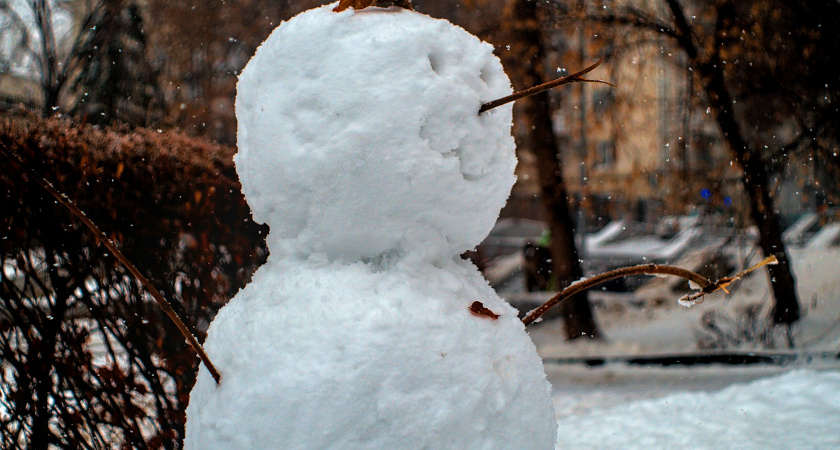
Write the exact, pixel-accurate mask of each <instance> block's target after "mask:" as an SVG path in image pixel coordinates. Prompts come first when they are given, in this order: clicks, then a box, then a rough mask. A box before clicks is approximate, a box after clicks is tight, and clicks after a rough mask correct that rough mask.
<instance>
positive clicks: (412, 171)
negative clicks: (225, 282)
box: [185, 5, 556, 449]
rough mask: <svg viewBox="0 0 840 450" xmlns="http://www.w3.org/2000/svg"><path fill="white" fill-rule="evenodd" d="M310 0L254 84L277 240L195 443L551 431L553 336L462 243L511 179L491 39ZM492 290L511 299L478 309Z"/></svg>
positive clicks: (312, 443)
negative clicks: (544, 338) (529, 328)
mask: <svg viewBox="0 0 840 450" xmlns="http://www.w3.org/2000/svg"><path fill="white" fill-rule="evenodd" d="M331 8H332V5H328V6H325V7H322V8H318V9H315V10H311V11H308V12H306V13H303V14H301V15H299V16H297V17H295V18H293V19H291V20H290V21H288V22H286V23H284V24H282V25H281V26H280V27H278V29H277V30H275V32H274V33H272V35H271V36H270V37H269V38H268V40H267V41H266V42H265V43H264V44H263V45H262V46H261V47H260V48H259V49H258V51H257V54H256V55H255V56H254V58H253V59H252V60H251V62H249V64H248V66H247V67H246V68H245V70H244V71H243V73H242V75H241V77H240V81H239V84H238V87H237V90H238V95H237V103H236V109H237V111H236V112H237V118H238V120H239V135H238V140H239V153H238V154H237V156H236V159H235V162H236V166H237V171H238V172H239V175H240V178H241V181H242V184H243V191H244V193H245V195H246V199H247V200H248V202H249V205H250V206H251V208H252V210H253V213H254V217H255V219H256V220H258V221H263V222H265V223H267V224H268V225H269V227H270V229H271V232H270V234H269V236H268V244H269V251H270V256H269V259H268V262H267V263H266V264H265V265H264V266H262V267H261V268H260V269H259V270H258V271H257V272H256V273H255V275H254V278H253V280H252V281H251V283H250V284H248V285H247V286H246V287H245V288H244V289H243V290H242V291H240V292H239V293H238V294H237V295H236V296H235V297H234V298H233V299H232V300H231V301H230V303H229V304H227V305H226V306H225V307H224V308H222V310H221V311H220V312H219V314H218V316H217V317H216V318H215V319H214V321H213V323H212V324H211V326H210V329H209V330H208V336H207V340H206V342H205V348H206V350H207V353H208V354H209V356H210V358H211V359H212V360H213V362H214V364H215V365H216V366H217V368H218V369H219V371H220V372H221V375H222V380H221V383H220V384H219V385H218V386H217V385H216V384H215V382H214V381H213V379H212V378H211V377H210V376H209V374H208V373H207V371H206V370H205V369H204V368H201V369H200V370H199V376H198V380H197V383H196V386H195V387H194V389H193V391H192V393H191V396H190V404H189V407H188V408H187V435H186V441H185V442H186V446H187V447H188V448H195V449H211V448H551V447H553V445H554V442H555V432H556V424H555V420H554V412H553V408H552V405H551V400H550V387H549V385H548V383H547V381H546V378H545V373H544V369H543V366H542V362H541V360H540V358H539V356H538V355H537V353H536V350H535V348H534V346H533V343H532V342H531V340H530V338H529V337H528V336H527V334H526V333H525V330H524V326H523V325H522V323H521V321H519V319H518V318H517V314H516V311H515V310H514V309H513V308H511V307H510V306H509V305H508V304H507V303H505V302H504V301H503V300H502V299H500V298H499V297H498V296H497V295H496V294H495V292H494V291H493V290H492V289H491V288H490V287H489V286H488V284H487V282H486V281H485V280H484V279H483V277H482V276H481V274H480V273H479V272H478V270H477V269H476V268H475V267H474V266H473V265H472V264H471V263H469V262H467V261H463V260H461V259H460V257H459V256H458V255H459V254H460V253H462V252H463V251H465V250H467V249H470V248H472V247H474V246H475V245H476V244H478V243H479V242H480V241H481V240H482V239H483V237H484V236H485V235H486V234H487V232H488V231H489V229H490V228H491V227H492V225H493V222H494V221H495V219H496V216H497V215H498V211H499V209H500V208H501V206H503V204H504V202H505V200H506V198H507V195H508V193H509V190H510V187H511V185H512V184H513V181H514V177H513V168H514V166H515V156H514V150H513V141H512V138H511V136H510V115H511V110H510V108H509V107H508V108H499V109H498V110H493V111H490V112H488V113H484V114H482V115H479V114H478V108H479V107H480V105H481V103H482V102H485V101H488V100H492V99H495V98H498V97H501V96H504V95H506V94H508V93H509V92H510V84H509V81H508V79H507V77H506V76H505V75H504V72H503V71H502V68H501V64H500V63H499V61H498V59H497V58H495V57H494V56H493V55H492V47H490V46H489V45H487V44H484V43H481V42H480V41H479V40H478V39H476V38H475V37H473V36H471V35H469V34H468V33H466V32H465V31H464V30H462V29H460V28H457V27H455V26H453V25H451V24H449V23H448V22H445V21H441V20H435V19H432V18H429V17H427V16H423V15H421V14H418V13H415V12H411V11H405V10H402V9H399V8H389V9H387V10H383V9H377V8H373V9H366V10H362V11H358V12H356V11H353V10H348V11H345V12H342V13H334V12H332V11H331ZM474 302H480V303H481V304H482V305H483V306H484V307H485V308H487V309H489V310H490V311H492V312H493V313H494V314H496V315H498V317H495V318H494V317H492V316H491V315H482V314H475V313H474V312H473V311H471V310H470V306H471V305H472V304H474Z"/></svg>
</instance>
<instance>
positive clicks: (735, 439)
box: [557, 369, 840, 449]
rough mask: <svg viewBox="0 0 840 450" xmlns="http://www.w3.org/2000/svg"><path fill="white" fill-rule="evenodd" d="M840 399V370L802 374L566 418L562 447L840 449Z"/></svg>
mask: <svg viewBox="0 0 840 450" xmlns="http://www.w3.org/2000/svg"><path fill="white" fill-rule="evenodd" d="M726 370H727V369H721V372H725V371H726ZM729 370H731V369H729ZM838 392H840V373H838V372H837V371H828V372H822V371H813V370H796V371H793V372H789V373H786V374H783V375H780V376H777V377H771V378H765V379H762V380H757V381H753V382H750V383H747V384H736V385H733V386H730V387H728V388H726V389H723V390H721V391H718V392H692V393H680V394H674V395H669V396H665V397H662V398H657V399H651V400H641V401H636V402H632V403H628V404H624V405H620V406H616V407H613V408H608V409H602V410H596V411H593V412H591V413H589V414H585V415H581V416H573V417H566V418H561V419H560V421H559V422H560V431H559V433H558V442H557V447H558V448H615V449H619V448H620V449H632V448H685V447H689V448H698V449H700V448H709V449H712V448H749V449H766V448H837V447H838V446H840V430H838V428H837V418H838V417H840V394H838Z"/></svg>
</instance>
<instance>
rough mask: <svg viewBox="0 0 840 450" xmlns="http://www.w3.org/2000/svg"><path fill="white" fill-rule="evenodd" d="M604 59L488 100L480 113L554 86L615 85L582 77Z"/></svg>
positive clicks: (602, 58)
mask: <svg viewBox="0 0 840 450" xmlns="http://www.w3.org/2000/svg"><path fill="white" fill-rule="evenodd" d="M603 61H604V57H603V56H602V57H601V58H600V59H599V60H598V62H596V63H595V64H592V65H591V66H589V67H587V68H585V69H583V70H581V71H580V72H575V73H573V74H571V75H567V76H565V77H561V78H558V79H556V80H552V81H549V82H546V83H543V84H540V85H537V86H534V87H532V88H528V89H525V90H522V91H519V92H514V93H513V94H510V95H508V96H507V97H502V98H500V99H497V100H493V101H490V102H487V103H485V104H483V105H481V108H480V109H479V110H478V113H479V114H481V113H483V112H484V111H488V110H491V109H493V108H495V107H497V106H502V105H504V104H506V103H510V102H513V101H516V100H519V99H520V98H524V97H528V96H529V95H534V94H539V93H540V92H542V91H547V90H549V89H551V88H554V87H557V86H562V85H564V84H569V83H601V84H606V85H609V86H612V87H615V85H614V84H612V83H610V82H608V81H603V80H588V79H586V78H581V77H582V76H583V75H586V74H587V73H589V72H592V71H593V70H595V68H596V67H598V66H600V65H601V62H603Z"/></svg>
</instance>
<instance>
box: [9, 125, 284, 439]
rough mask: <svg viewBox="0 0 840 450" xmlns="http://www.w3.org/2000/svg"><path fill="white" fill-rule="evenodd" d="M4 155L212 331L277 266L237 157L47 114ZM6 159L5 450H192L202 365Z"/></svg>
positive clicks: (113, 265) (22, 129)
mask: <svg viewBox="0 0 840 450" xmlns="http://www.w3.org/2000/svg"><path fill="white" fill-rule="evenodd" d="M0 146H3V147H4V148H5V149H7V150H10V151H12V152H14V153H16V154H17V155H19V156H20V158H21V159H23V160H24V161H25V163H26V164H27V165H28V166H29V167H31V168H32V169H34V170H35V171H36V172H38V173H39V174H41V175H42V176H43V177H44V178H46V179H47V180H49V181H51V182H52V183H53V184H54V186H55V187H56V188H57V189H58V190H59V191H62V192H64V193H65V194H67V195H68V197H70V199H72V200H73V201H74V202H75V203H76V205H77V206H79V207H80V208H81V209H82V210H83V211H85V212H86V214H87V216H88V217H89V218H91V219H92V220H93V221H94V222H95V223H97V224H98V225H99V227H100V228H101V229H102V230H103V231H104V232H105V233H106V234H108V235H109V237H111V238H112V239H113V240H115V241H117V242H119V243H120V247H121V249H122V251H123V253H125V254H126V256H128V258H129V259H130V260H131V261H132V262H134V264H135V265H136V266H137V267H138V268H140V270H141V271H143V272H144V274H145V275H146V276H147V277H148V278H149V279H150V280H151V281H152V282H153V283H154V284H155V286H156V287H157V288H158V289H159V290H160V291H161V292H163V293H164V295H165V296H166V297H167V298H168V299H169V300H170V302H172V304H173V307H174V308H175V310H176V311H177V312H178V313H179V314H180V315H181V317H183V318H184V319H185V321H186V322H187V324H188V326H190V327H192V328H193V329H194V330H195V332H197V334H198V335H199V336H200V337H201V336H203V333H204V332H205V330H206V328H207V326H208V324H209V323H210V321H211V320H212V318H213V317H214V315H215V313H216V312H217V311H218V309H219V308H220V307H221V306H222V305H223V304H224V303H225V302H226V301H227V300H228V299H229V298H230V297H232V295H233V294H234V293H235V292H236V291H237V290H239V289H240V288H241V287H242V286H244V284H245V283H246V282H247V281H248V280H249V279H250V277H251V274H252V273H253V271H254V270H255V269H256V267H258V266H259V265H260V264H262V262H264V260H265V257H266V250H265V245H264V242H263V236H264V234H265V232H266V231H267V230H266V229H265V228H264V227H261V226H258V225H256V224H255V223H254V222H253V221H251V220H250V212H249V210H248V207H247V205H246V204H245V202H244V199H243V197H242V195H241V193H240V186H239V183H238V181H237V178H236V174H235V171H234V168H233V163H232V159H231V158H232V155H233V152H234V150H233V149H231V148H228V147H223V146H219V145H214V144H211V143H208V142H205V141H200V140H196V139H191V138H187V137H184V136H182V135H179V134H178V133H175V132H161V131H155V130H145V129H136V130H128V129H115V128H96V127H92V126H89V125H75V124H72V123H70V122H68V121H66V120H62V119H48V120H42V119H37V118H34V117H6V118H3V119H2V120H0ZM0 159H3V160H4V161H3V163H2V166H3V170H2V173H0V187H2V189H3V191H4V194H5V195H3V196H2V197H0V211H2V214H0V223H2V228H1V229H0V234H2V236H0V259H2V264H3V270H2V274H0V277H2V284H0V354H2V369H3V370H2V372H0V375H2V377H3V381H2V383H0V447H2V448H14V447H20V446H27V445H28V446H29V447H30V448H47V446H48V445H50V444H52V445H55V446H58V447H61V448H102V447H106V448H111V447H113V446H115V445H117V446H119V445H122V446H132V447H138V448H149V447H151V448H159V447H168V448H172V447H179V446H180V442H181V440H182V438H183V430H184V421H185V416H184V410H185V408H186V404H187V401H188V398H189V397H188V395H189V391H190V389H191V387H192V384H193V383H194V381H195V371H196V368H197V364H198V359H197V358H196V357H195V355H194V354H193V352H192V350H191V349H189V347H188V346H187V344H186V343H185V342H184V339H183V338H182V337H181V335H180V334H179V333H178V331H177V330H176V329H175V327H174V325H172V324H171V323H170V321H169V319H168V318H167V317H166V316H165V315H164V314H163V313H162V312H161V311H160V309H159V308H158V306H157V305H156V304H155V303H154V302H153V301H151V299H150V298H149V297H148V296H147V295H146V294H144V292H143V291H142V289H141V288H140V287H139V285H138V284H137V283H136V282H135V280H133V279H132V278H131V276H130V274H129V273H128V272H127V271H126V270H125V268H124V267H122V266H121V265H120V264H119V263H118V262H117V261H116V260H115V258H114V257H113V256H112V255H110V254H108V252H107V250H106V249H105V248H104V246H102V245H98V243H97V242H96V240H95V239H94V237H93V235H92V234H91V233H90V232H89V231H88V230H87V229H86V228H85V227H84V225H82V224H81V223H80V222H79V221H78V220H77V219H76V218H75V217H74V216H72V214H70V212H69V211H67V210H66V209H65V208H64V207H63V206H61V205H59V204H57V203H56V202H55V201H54V200H53V198H52V197H50V196H49V194H48V193H47V192H45V191H44V190H43V189H42V188H41V187H39V186H38V185H37V184H36V183H35V182H34V181H33V180H31V179H29V178H30V177H28V176H27V175H26V174H25V173H24V171H23V170H22V169H21V168H20V167H18V166H17V165H16V164H15V163H14V162H12V161H10V160H9V159H7V158H5V157H4V156H0Z"/></svg>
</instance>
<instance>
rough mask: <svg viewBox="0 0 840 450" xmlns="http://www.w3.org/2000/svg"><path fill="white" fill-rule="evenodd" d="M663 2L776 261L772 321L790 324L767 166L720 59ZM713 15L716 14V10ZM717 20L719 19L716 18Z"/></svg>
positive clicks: (796, 313) (791, 287)
mask: <svg viewBox="0 0 840 450" xmlns="http://www.w3.org/2000/svg"><path fill="white" fill-rule="evenodd" d="M667 3H668V7H669V8H670V10H671V13H672V14H673V15H674V22H675V25H676V28H677V41H678V43H679V45H680V47H682V49H683V50H684V51H685V52H686V54H687V55H688V58H689V65H690V66H691V67H694V68H695V69H696V70H698V71H699V72H700V75H701V76H702V77H703V80H702V81H701V82H702V85H703V88H704V90H705V92H706V97H708V99H709V103H710V104H711V106H712V108H711V109H712V112H713V116H714V118H715V120H716V121H717V123H718V126H719V127H720V129H721V133H722V134H723V138H724V140H725V141H726V143H727V145H728V146H729V149H730V151H731V152H732V154H733V156H734V157H735V160H736V161H737V162H738V164H739V165H740V166H741V167H742V168H743V170H744V172H743V175H742V176H741V181H742V183H743V184H744V191H745V192H746V194H747V196H748V198H749V202H750V217H751V218H752V220H753V221H754V222H755V224H756V225H757V226H758V232H759V237H758V243H759V245H760V246H761V249H762V250H763V251H764V254H765V255H775V256H776V258H778V259H779V264H777V265H773V266H767V267H768V270H769V272H770V279H771V285H772V288H773V296H774V297H775V299H776V303H775V305H774V307H773V322H774V323H776V324H791V323H793V322H796V321H797V320H799V317H800V310H799V300H798V299H797V296H796V284H795V280H794V278H793V275H792V274H791V270H790V259H789V258H788V254H787V251H786V249H785V244H784V242H783V241H782V233H781V225H780V223H779V215H778V214H777V213H776V208H775V205H774V202H773V198H772V197H771V196H770V190H769V183H768V180H769V175H768V166H767V164H766V162H765V161H764V158H763V157H762V155H761V153H759V152H757V151H755V149H752V148H750V145H749V143H748V142H747V140H746V138H745V137H744V134H743V132H742V130H741V125H740V123H739V122H738V119H737V118H736V117H735V111H734V109H733V107H732V105H733V104H734V103H733V99H732V97H731V95H730V94H729V91H728V90H727V88H726V81H725V79H724V74H723V64H722V61H719V58H718V57H717V53H714V55H713V56H712V57H710V58H708V59H707V60H703V59H702V58H701V57H700V55H699V52H698V49H697V47H696V45H695V44H694V41H693V39H692V32H691V27H690V26H689V25H688V21H687V20H686V17H685V13H684V12H683V9H682V6H680V4H679V2H678V1H677V0H667ZM719 14H722V13H720V12H719ZM718 23H719V24H721V23H722V22H721V21H720V20H718ZM718 33H720V30H718ZM712 51H713V52H714V51H715V50H714V49H713V50H712Z"/></svg>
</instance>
